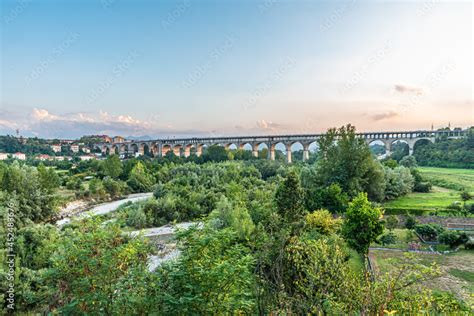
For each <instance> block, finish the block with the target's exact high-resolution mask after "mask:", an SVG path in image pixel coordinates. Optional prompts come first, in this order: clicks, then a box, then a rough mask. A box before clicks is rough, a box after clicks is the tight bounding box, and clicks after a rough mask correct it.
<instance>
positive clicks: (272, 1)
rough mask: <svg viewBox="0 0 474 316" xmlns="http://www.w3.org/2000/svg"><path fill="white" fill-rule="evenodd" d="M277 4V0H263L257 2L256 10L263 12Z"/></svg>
mask: <svg viewBox="0 0 474 316" xmlns="http://www.w3.org/2000/svg"><path fill="white" fill-rule="evenodd" d="M276 4H278V0H263V1H261V2H259V4H258V11H260V13H265V12H267V11H269V10H270V9H271V8H273V7H274V6H275V5H276Z"/></svg>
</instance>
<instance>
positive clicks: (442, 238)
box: [438, 230, 469, 248]
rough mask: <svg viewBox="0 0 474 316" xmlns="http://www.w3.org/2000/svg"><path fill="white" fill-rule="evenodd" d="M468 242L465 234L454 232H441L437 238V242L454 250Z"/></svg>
mask: <svg viewBox="0 0 474 316" xmlns="http://www.w3.org/2000/svg"><path fill="white" fill-rule="evenodd" d="M468 240H469V237H468V236H467V235H466V233H465V232H462V233H460V232H456V231H449V230H446V231H443V232H442V233H441V234H439V236H438V241H439V242H440V243H443V244H445V245H448V246H449V247H451V248H456V247H457V246H460V245H462V244H465V243H466V242H467V241H468Z"/></svg>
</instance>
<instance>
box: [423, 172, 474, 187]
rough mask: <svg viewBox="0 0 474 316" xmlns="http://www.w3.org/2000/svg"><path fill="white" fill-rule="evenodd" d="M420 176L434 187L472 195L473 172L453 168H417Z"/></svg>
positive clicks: (473, 184) (473, 185)
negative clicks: (463, 191)
mask: <svg viewBox="0 0 474 316" xmlns="http://www.w3.org/2000/svg"><path fill="white" fill-rule="evenodd" d="M418 170H419V171H420V173H421V175H422V176H423V177H424V178H425V179H427V180H429V181H430V182H431V183H433V184H434V185H436V186H439V187H442V188H446V189H451V190H456V191H461V190H467V191H468V192H472V193H474V170H469V169H453V168H434V167H420V168H418Z"/></svg>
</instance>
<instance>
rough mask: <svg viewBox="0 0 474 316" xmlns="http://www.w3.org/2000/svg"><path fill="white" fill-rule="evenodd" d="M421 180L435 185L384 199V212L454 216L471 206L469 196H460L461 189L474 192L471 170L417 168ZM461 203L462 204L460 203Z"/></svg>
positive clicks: (473, 173) (472, 172)
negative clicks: (466, 197) (421, 190)
mask: <svg viewBox="0 0 474 316" xmlns="http://www.w3.org/2000/svg"><path fill="white" fill-rule="evenodd" d="M417 170H418V172H419V174H420V175H421V176H422V178H423V180H427V181H429V182H431V183H433V184H434V185H435V186H434V187H433V189H432V190H431V191H430V192H428V193H421V192H412V193H408V194H407V195H405V196H402V197H399V198H397V199H394V200H391V201H387V202H385V203H384V207H385V209H386V211H387V212H393V213H395V214H397V213H399V214H401V213H405V212H408V213H412V214H418V215H422V214H429V213H432V212H437V213H439V214H446V215H449V214H452V215H457V214H459V213H460V212H461V211H462V207H463V206H464V208H465V209H468V210H469V208H470V207H471V206H470V205H471V204H472V202H470V200H469V199H463V197H462V196H461V195H462V191H461V190H466V191H467V192H471V193H472V192H474V170H470V169H447V168H433V167H419V168H417ZM463 203H464V204H465V205H462V204H463Z"/></svg>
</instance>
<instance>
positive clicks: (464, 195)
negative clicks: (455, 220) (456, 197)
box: [460, 190, 472, 208]
mask: <svg viewBox="0 0 474 316" xmlns="http://www.w3.org/2000/svg"><path fill="white" fill-rule="evenodd" d="M460 196H461V200H462V201H463V202H464V208H466V202H467V201H469V200H470V199H472V195H471V194H470V193H469V192H467V191H466V190H462V191H461V193H460Z"/></svg>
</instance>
